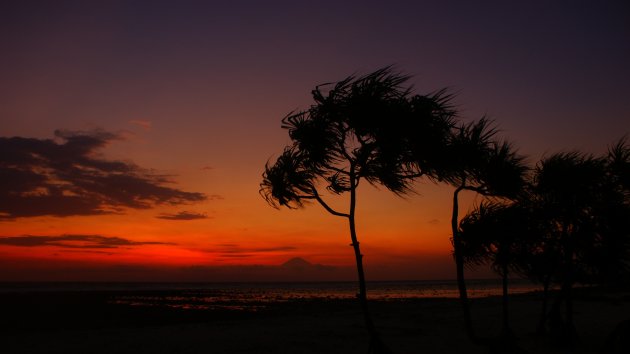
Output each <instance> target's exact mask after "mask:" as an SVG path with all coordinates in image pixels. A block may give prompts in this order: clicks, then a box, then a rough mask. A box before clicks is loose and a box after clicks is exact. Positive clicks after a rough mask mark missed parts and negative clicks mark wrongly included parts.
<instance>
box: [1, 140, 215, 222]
mask: <svg viewBox="0 0 630 354" xmlns="http://www.w3.org/2000/svg"><path fill="white" fill-rule="evenodd" d="M55 137H56V139H55V140H53V139H33V138H23V137H12V138H4V137H0V200H1V201H2V202H1V203H0V220H2V219H5V220H7V219H8V220H12V219H16V218H20V217H32V216H43V215H50V216H60V217H62V216H73V215H99V214H111V213H122V212H123V211H124V210H125V209H127V208H132V209H147V208H151V207H154V206H155V205H158V204H168V205H180V204H187V203H192V202H199V201H203V200H206V199H208V198H207V197H206V196H205V195H204V194H202V193H191V192H184V191H181V190H179V189H176V188H173V187H171V186H169V184H172V181H171V180H170V178H169V176H165V175H160V174H156V173H155V172H153V171H150V170H147V169H143V168H141V167H139V166H137V165H135V164H133V163H130V162H122V161H111V160H106V159H104V158H103V157H102V156H99V155H98V152H99V150H100V149H102V148H103V147H105V146H106V145H107V144H109V143H110V142H111V141H113V140H117V139H120V138H119V136H118V135H116V134H113V133H109V132H104V131H92V132H72V131H60V130H58V131H55ZM218 198H219V196H212V197H211V199H218Z"/></svg>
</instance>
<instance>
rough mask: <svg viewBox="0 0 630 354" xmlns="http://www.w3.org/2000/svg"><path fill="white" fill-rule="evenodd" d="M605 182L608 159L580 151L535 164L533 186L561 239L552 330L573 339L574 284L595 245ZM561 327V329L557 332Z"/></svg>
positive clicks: (553, 228)
mask: <svg viewBox="0 0 630 354" xmlns="http://www.w3.org/2000/svg"><path fill="white" fill-rule="evenodd" d="M605 182H606V176H605V162H604V160H603V159H601V158H595V157H593V156H591V155H585V154H581V153H578V152H569V153H559V154H554V155H552V156H550V157H548V158H545V159H543V160H542V161H541V162H540V163H539V164H538V165H537V167H536V172H535V175H534V184H533V190H534V192H535V196H536V198H538V200H537V203H538V204H539V206H540V207H541V208H543V210H544V214H545V217H546V218H547V221H546V223H547V225H550V226H551V230H550V232H551V233H552V235H553V237H554V238H555V239H556V240H557V242H558V250H559V252H560V257H559V260H560V264H559V266H558V268H559V272H560V275H561V278H562V279H561V293H560V296H559V297H558V298H557V301H556V302H555V303H554V306H553V308H552V313H553V318H554V319H555V322H556V323H558V324H560V325H559V328H558V326H554V328H553V330H555V331H556V333H557V334H559V335H560V336H561V337H562V338H563V340H566V341H567V342H571V341H572V339H573V338H574V337H575V335H576V331H575V326H574V322H573V295H572V288H573V285H574V283H575V282H576V281H577V275H578V274H577V271H578V268H577V266H578V265H581V264H582V262H583V260H584V258H583V256H584V253H583V251H585V250H587V249H589V248H591V247H592V243H593V241H594V237H595V236H596V234H595V230H594V224H593V222H594V221H595V219H594V218H595V217H596V216H597V214H598V210H597V206H598V205H601V201H602V199H601V198H602V194H601V193H602V190H603V189H602V187H603V186H604V184H605ZM561 301H564V302H565V306H566V307H565V320H564V321H561V319H560V318H559V306H560V303H561ZM558 331H559V332H558Z"/></svg>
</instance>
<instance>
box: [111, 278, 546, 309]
mask: <svg viewBox="0 0 630 354" xmlns="http://www.w3.org/2000/svg"><path fill="white" fill-rule="evenodd" d="M162 285H163V286H164V287H163V288H161V289H157V284H155V285H154V287H153V288H151V289H136V290H144V291H140V292H129V293H128V295H118V296H115V297H114V298H113V299H112V300H111V303H115V304H121V305H131V306H165V307H171V308H181V309H196V310H244V311H258V310H261V309H264V308H265V307H267V306H268V305H269V304H271V303H283V302H288V301H300V300H335V299H352V298H355V297H356V292H357V289H356V284H355V283H353V282H331V283H258V284H251V283H250V284H245V283H232V284H229V283H223V284H218V283H214V284H213V283H203V284H199V283H197V284H194V283H192V284H171V286H170V287H167V286H166V285H167V284H162ZM467 285H468V294H469V296H470V297H472V298H480V297H487V296H497V295H501V287H500V283H499V282H497V281H493V280H478V281H470V282H468V283H467ZM156 290H160V291H156ZM536 290H539V287H537V286H536V285H534V284H532V283H530V282H527V281H522V280H516V281H513V282H512V285H511V286H510V293H511V294H518V293H525V292H531V291H536ZM458 295H459V293H458V290H457V284H456V283H455V282H454V281H442V282H436V281H410V282H371V283H369V286H368V296H369V298H370V299H371V300H380V301H387V300H400V299H416V298H456V297H458Z"/></svg>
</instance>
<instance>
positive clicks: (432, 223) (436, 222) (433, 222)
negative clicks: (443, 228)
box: [427, 219, 440, 225]
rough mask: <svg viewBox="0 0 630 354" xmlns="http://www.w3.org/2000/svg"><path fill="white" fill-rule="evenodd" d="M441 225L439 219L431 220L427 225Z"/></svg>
mask: <svg viewBox="0 0 630 354" xmlns="http://www.w3.org/2000/svg"><path fill="white" fill-rule="evenodd" d="M439 223H440V220H438V219H431V220H429V221H427V224H431V225H437V224H439Z"/></svg>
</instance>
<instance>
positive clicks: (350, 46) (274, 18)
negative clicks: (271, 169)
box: [0, 0, 630, 281]
mask: <svg viewBox="0 0 630 354" xmlns="http://www.w3.org/2000/svg"><path fill="white" fill-rule="evenodd" d="M0 48H1V55H0V198H1V199H0V281H3V280H97V281H98V280H150V281H154V280H233V281H239V280H283V279H291V280H293V279H303V280H309V279H334V280H339V279H353V273H352V267H353V264H354V259H353V253H352V248H351V247H348V245H349V242H350V240H349V235H348V230H347V224H346V220H344V219H341V218H338V217H334V216H331V215H329V214H327V213H326V212H325V211H324V210H323V209H322V208H321V207H320V206H318V205H310V206H309V207H307V208H305V209H303V210H286V209H283V210H276V209H273V208H272V207H270V206H269V205H267V204H266V202H265V201H264V200H263V199H262V198H261V197H260V195H259V194H258V189H259V183H260V181H261V174H262V171H263V167H264V165H265V163H266V162H267V161H268V160H273V159H275V157H277V156H278V154H279V153H281V152H282V149H283V147H284V146H285V145H286V144H287V143H289V138H288V135H287V132H286V131H284V130H283V129H281V128H280V120H281V119H282V117H284V116H285V115H286V114H287V113H289V112H291V111H293V110H296V109H304V108H308V106H309V105H310V104H311V103H312V100H311V97H310V92H311V90H312V89H313V88H314V87H315V85H317V84H321V83H325V82H331V81H337V80H340V79H343V78H344V77H346V76H348V75H350V74H354V73H359V74H361V73H368V72H371V71H374V70H375V69H378V68H381V67H384V66H387V65H395V67H396V68H397V69H398V70H400V71H402V72H404V73H407V74H411V75H413V78H412V80H411V83H412V84H413V85H414V92H416V93H421V94H422V93H428V92H431V91H434V90H437V89H441V88H444V87H446V88H449V89H450V90H451V92H454V93H457V96H456V98H455V103H456V104H457V107H458V110H459V111H460V114H461V117H462V120H470V119H477V118H479V117H481V116H483V115H488V116H489V117H490V118H492V119H494V120H495V121H496V122H497V124H498V125H499V126H500V128H501V130H502V132H501V135H502V136H503V137H506V138H508V139H509V140H511V141H513V142H514V143H515V145H516V146H518V147H519V150H520V152H521V153H523V154H526V155H528V156H529V159H528V161H529V162H530V164H532V165H533V164H534V163H535V162H536V161H537V160H538V159H539V158H540V157H542V156H544V155H545V154H550V153H554V152H558V151H563V150H565V151H566V150H572V149H579V150H581V151H587V152H592V153H595V154H601V153H603V152H604V151H605V150H606V147H607V145H609V144H611V143H613V142H614V141H615V140H617V139H619V138H621V137H622V136H623V135H624V134H628V133H629V132H630V65H629V64H628V63H630V3H629V2H628V1H625V0H619V1H575V0H571V1H542V0H541V1H522V2H513V1H498V0H497V1H444V2H436V1H431V2H429V1H387V2H384V1H383V2H376V1H343V2H342V1H308V2H306V1H305V2H300V1H237V0H234V1H41V2H39V1H28V0H27V1H3V2H2V4H0ZM416 187H417V188H416V190H417V192H418V194H417V195H410V196H408V197H407V198H400V197H396V196H393V195H391V194H390V193H388V192H387V191H385V190H382V189H381V190H379V189H375V188H373V187H370V186H369V185H367V184H364V185H362V187H361V189H360V191H359V200H358V202H359V207H358V215H357V218H358V220H357V221H358V233H359V240H360V241H361V246H362V250H363V253H364V254H365V263H366V266H367V277H368V279H444V278H453V277H454V265H453V264H452V259H451V256H450V249H451V245H450V241H449V237H450V232H449V217H450V200H451V193H452V188H450V187H448V186H438V185H434V184H432V183H430V182H428V181H425V182H419V183H417V185H416ZM327 198H328V199H329V200H330V201H331V203H332V204H333V205H335V206H337V207H338V208H339V209H342V208H344V207H345V205H346V204H344V199H340V200H334V199H333V197H331V196H327ZM475 200H476V201H479V198H475V196H474V195H467V196H465V197H464V201H463V202H462V212H464V213H465V211H466V210H468V209H469V208H470V207H472V205H473V203H474V202H475ZM294 257H301V258H303V259H305V260H307V261H308V262H310V263H313V264H319V265H322V266H319V267H311V268H312V269H307V270H303V272H304V273H300V271H299V270H296V269H291V267H290V266H286V267H279V265H281V264H283V263H284V262H286V261H287V260H289V259H291V258H294ZM300 274H301V275H300Z"/></svg>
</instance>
